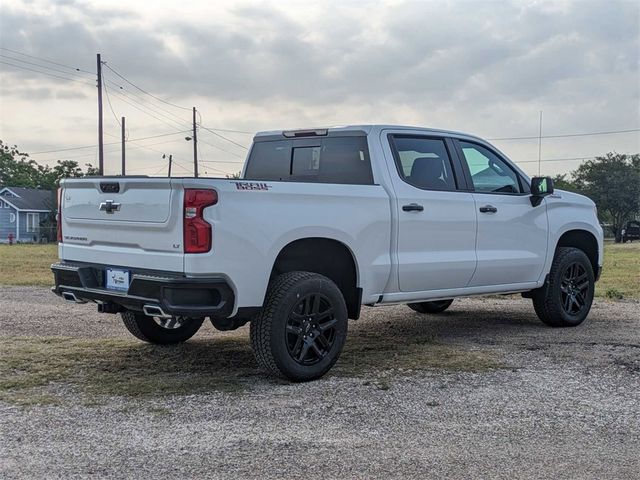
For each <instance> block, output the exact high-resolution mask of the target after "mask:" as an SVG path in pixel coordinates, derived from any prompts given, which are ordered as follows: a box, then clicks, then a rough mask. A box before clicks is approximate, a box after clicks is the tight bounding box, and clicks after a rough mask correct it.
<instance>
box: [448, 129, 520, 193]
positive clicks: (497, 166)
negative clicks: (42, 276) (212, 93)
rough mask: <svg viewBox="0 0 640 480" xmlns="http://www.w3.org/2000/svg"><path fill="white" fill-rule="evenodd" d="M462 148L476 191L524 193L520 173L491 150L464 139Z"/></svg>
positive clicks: (461, 144) (461, 142)
mask: <svg viewBox="0 0 640 480" xmlns="http://www.w3.org/2000/svg"><path fill="white" fill-rule="evenodd" d="M460 148H461V149H462V153H463V155H464V158H463V160H464V161H465V162H466V163H467V166H468V167H469V172H470V173H471V180H472V182H473V187H474V190H475V191H476V192H485V193H522V189H521V188H520V182H519V181H518V174H517V173H516V172H515V171H513V169H512V168H511V167H510V166H509V165H508V164H507V163H506V162H505V161H504V160H502V159H501V158H500V157H498V156H497V155H496V154H495V153H493V152H492V151H491V150H489V149H487V148H485V147H483V146H481V145H477V144H475V143H470V142H464V141H462V140H461V141H460Z"/></svg>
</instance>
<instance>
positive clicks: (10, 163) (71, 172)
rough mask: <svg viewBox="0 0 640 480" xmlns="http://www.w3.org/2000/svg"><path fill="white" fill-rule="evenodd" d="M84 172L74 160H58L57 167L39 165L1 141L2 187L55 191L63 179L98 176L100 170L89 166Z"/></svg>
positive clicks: (0, 165) (25, 154) (0, 170)
mask: <svg viewBox="0 0 640 480" xmlns="http://www.w3.org/2000/svg"><path fill="white" fill-rule="evenodd" d="M85 166H86V167H87V169H86V171H83V170H82V168H81V167H80V165H78V162H76V161H74V160H58V162H57V163H56V165H54V166H53V167H50V166H49V165H39V164H38V163H37V162H36V161H35V160H33V159H30V158H29V155H28V154H27V153H23V152H21V151H20V150H18V147H16V146H13V147H10V146H9V145H7V144H5V143H4V142H3V141H2V140H0V186H11V187H26V188H40V189H43V190H54V189H56V188H57V187H58V184H59V183H60V180H61V179H63V178H73V177H84V176H87V175H97V174H98V169H97V168H95V167H93V166H91V165H89V164H87V165H85Z"/></svg>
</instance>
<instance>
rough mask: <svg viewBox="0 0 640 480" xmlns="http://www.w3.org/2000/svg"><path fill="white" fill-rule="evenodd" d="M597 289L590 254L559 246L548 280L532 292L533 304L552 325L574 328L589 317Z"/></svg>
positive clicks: (537, 311)
mask: <svg viewBox="0 0 640 480" xmlns="http://www.w3.org/2000/svg"><path fill="white" fill-rule="evenodd" d="M594 290H595V277H594V274H593V269H592V267H591V262H590V261H589V258H588V257H587V255H586V254H585V253H584V252H583V251H582V250H580V249H577V248H573V247H560V248H558V250H557V251H556V254H555V257H554V259H553V263H552V265H551V271H550V272H549V278H548V280H547V283H546V284H545V285H544V286H543V287H542V288H540V289H538V290H536V291H535V292H534V294H533V307H534V309H535V311H536V314H537V315H538V318H540V320H542V322H543V323H545V324H546V325H549V326H550V327H575V326H577V325H580V324H581V323H582V322H583V321H584V319H585V318H587V315H588V314H589V310H590V309H591V304H592V303H593V293H594Z"/></svg>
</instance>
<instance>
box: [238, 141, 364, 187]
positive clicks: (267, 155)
mask: <svg viewBox="0 0 640 480" xmlns="http://www.w3.org/2000/svg"><path fill="white" fill-rule="evenodd" d="M245 178H246V179H248V180H278V181H292V182H314V183H340V184H353V185H371V184H373V173H372V171H371V160H370V158H369V149H368V147H367V138H366V137H364V136H360V137H333V138H332V137H325V138H316V139H309V138H305V139H300V140H276V141H267V142H260V141H258V142H256V143H255V144H254V146H253V148H252V149H251V154H250V155H249V160H248V162H247V168H246V170H245Z"/></svg>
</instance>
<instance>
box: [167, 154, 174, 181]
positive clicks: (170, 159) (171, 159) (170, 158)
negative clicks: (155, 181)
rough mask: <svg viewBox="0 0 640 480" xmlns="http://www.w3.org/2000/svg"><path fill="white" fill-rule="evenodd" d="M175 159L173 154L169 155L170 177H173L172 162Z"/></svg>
mask: <svg viewBox="0 0 640 480" xmlns="http://www.w3.org/2000/svg"><path fill="white" fill-rule="evenodd" d="M172 161H173V155H169V175H167V176H168V177H169V178H171V162H172Z"/></svg>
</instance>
